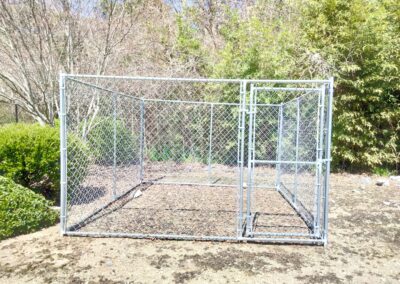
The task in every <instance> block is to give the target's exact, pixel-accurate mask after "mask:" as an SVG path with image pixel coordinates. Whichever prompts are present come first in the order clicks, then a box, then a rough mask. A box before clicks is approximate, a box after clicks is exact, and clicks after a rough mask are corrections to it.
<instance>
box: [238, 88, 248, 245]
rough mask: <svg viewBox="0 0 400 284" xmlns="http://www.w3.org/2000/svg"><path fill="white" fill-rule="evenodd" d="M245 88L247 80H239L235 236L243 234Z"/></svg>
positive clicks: (239, 236)
mask: <svg viewBox="0 0 400 284" xmlns="http://www.w3.org/2000/svg"><path fill="white" fill-rule="evenodd" d="M246 88H247V82H246V81H245V80H244V81H241V82H240V103H239V115H238V116H239V117H238V153H237V157H238V167H239V187H238V189H239V193H238V197H237V199H238V202H239V206H238V210H239V214H238V220H237V237H238V238H241V237H242V236H243V202H244V196H243V167H244V136H245V135H244V133H245V120H246Z"/></svg>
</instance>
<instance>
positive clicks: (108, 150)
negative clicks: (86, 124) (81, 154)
mask: <svg viewBox="0 0 400 284" xmlns="http://www.w3.org/2000/svg"><path fill="white" fill-rule="evenodd" d="M115 130H116V131H115V133H116V137H117V145H116V149H117V153H116V162H117V163H118V164H121V163H125V162H128V161H132V160H135V159H137V157H138V152H139V151H138V141H139V140H138V139H139V138H138V137H137V136H136V137H135V136H134V135H133V134H132V133H131V131H130V130H129V129H128V128H127V127H126V126H125V123H124V122H123V121H121V120H117V121H116V127H115ZM113 137H114V119H113V118H112V117H97V118H96V119H95V121H94V123H93V125H92V127H91V129H90V131H89V133H88V134H87V135H86V139H87V141H88V144H89V147H90V150H91V153H92V155H93V156H94V158H95V161H96V163H101V164H112V163H113V161H114V139H113Z"/></svg>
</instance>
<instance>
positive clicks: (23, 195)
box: [0, 176, 58, 240]
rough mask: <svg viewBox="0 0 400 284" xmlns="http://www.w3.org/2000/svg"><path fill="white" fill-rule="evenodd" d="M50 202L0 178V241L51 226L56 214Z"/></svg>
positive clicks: (56, 216)
mask: <svg viewBox="0 0 400 284" xmlns="http://www.w3.org/2000/svg"><path fill="white" fill-rule="evenodd" d="M50 205H51V202H49V201H47V200H46V199H45V198H44V197H43V196H41V195H39V194H36V193H34V192H33V191H32V190H30V189H28V188H25V187H23V186H21V185H18V184H16V183H14V182H13V181H11V180H10V179H7V178H6V177H2V176H0V240H3V239H6V238H10V237H13V236H17V235H21V234H27V233H31V232H34V231H37V230H39V229H41V228H44V227H47V226H50V225H53V224H54V223H55V222H56V221H57V219H58V214H57V212H55V211H54V210H52V209H51V208H50V207H49V206H50Z"/></svg>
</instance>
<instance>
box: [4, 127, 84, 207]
mask: <svg viewBox="0 0 400 284" xmlns="http://www.w3.org/2000/svg"><path fill="white" fill-rule="evenodd" d="M67 151H68V162H69V163H72V164H74V165H79V167H72V168H75V170H72V171H69V172H68V180H69V184H70V185H77V184H79V182H80V181H81V180H82V179H83V178H84V177H85V175H86V169H87V163H88V150H87V147H85V145H84V144H83V143H82V142H81V141H80V140H79V139H77V138H76V137H74V136H72V135H70V136H68V149H67ZM78 158H79V160H78ZM0 175H4V176H6V177H9V178H11V179H12V180H14V181H15V182H16V183H18V184H21V185H23V186H25V187H28V188H30V189H32V190H33V191H35V192H37V193H40V194H42V195H44V196H45V197H46V198H48V199H51V200H54V201H56V202H58V201H59V189H60V137H59V129H58V128H55V127H50V126H40V125H39V124H23V123H20V124H7V125H4V126H2V127H0ZM70 189H71V188H70Z"/></svg>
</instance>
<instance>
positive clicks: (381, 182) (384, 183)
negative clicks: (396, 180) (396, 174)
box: [375, 179, 389, 186]
mask: <svg viewBox="0 0 400 284" xmlns="http://www.w3.org/2000/svg"><path fill="white" fill-rule="evenodd" d="M375 184H376V185H377V186H388V185H389V180H387V179H378V180H377V181H376V183H375Z"/></svg>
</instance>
